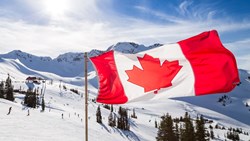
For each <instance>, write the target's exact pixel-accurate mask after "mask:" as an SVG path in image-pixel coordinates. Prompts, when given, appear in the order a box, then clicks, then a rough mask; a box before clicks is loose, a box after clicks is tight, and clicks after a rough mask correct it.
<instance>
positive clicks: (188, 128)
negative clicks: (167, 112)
mask: <svg viewBox="0 0 250 141" xmlns="http://www.w3.org/2000/svg"><path fill="white" fill-rule="evenodd" d="M183 121H184V128H182V129H181V136H180V139H181V141H194V140H195V133H194V126H193V122H192V121H191V118H190V116H189V115H188V113H187V112H186V113H185V117H184V119H183Z"/></svg>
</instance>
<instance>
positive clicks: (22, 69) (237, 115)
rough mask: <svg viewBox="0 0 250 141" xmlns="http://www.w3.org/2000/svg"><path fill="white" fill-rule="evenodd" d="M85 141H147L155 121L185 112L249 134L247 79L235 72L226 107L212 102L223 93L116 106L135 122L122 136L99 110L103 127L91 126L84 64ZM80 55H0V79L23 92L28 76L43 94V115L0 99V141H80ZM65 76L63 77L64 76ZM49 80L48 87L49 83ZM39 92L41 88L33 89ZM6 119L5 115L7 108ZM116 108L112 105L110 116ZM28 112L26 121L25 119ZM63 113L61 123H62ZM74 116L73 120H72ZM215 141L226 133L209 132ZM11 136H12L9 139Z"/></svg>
mask: <svg viewBox="0 0 250 141" xmlns="http://www.w3.org/2000/svg"><path fill="white" fill-rule="evenodd" d="M157 46H160V44H156V45H153V46H150V47H145V46H143V45H137V44H134V43H118V44H116V45H114V46H111V47H110V48H109V49H108V50H110V49H114V50H117V51H121V52H125V53H136V52H139V51H141V50H144V49H147V48H152V47H157ZM102 52H103V51H98V50H92V51H91V52H89V56H95V55H98V54H100V53H102ZM88 67H89V72H88V83H89V84H88V86H89V107H88V108H89V140H90V141H99V140H102V141H118V140H119V141H128V140H130V141H138V140H141V141H153V140H155V136H156V134H157V129H156V128H154V126H155V125H154V122H155V120H156V121H157V122H159V121H160V116H162V115H163V114H165V113H170V114H171V115H172V116H173V117H179V116H183V115H184V113H185V112H186V111H187V112H189V113H190V115H191V117H193V118H196V116H197V115H201V114H202V115H203V116H204V117H205V118H206V119H209V120H213V121H214V122H213V123H212V125H213V126H215V125H216V124H218V125H221V126H224V127H226V128H229V127H233V128H242V129H243V131H247V132H249V133H250V120H249V119H250V111H249V110H250V108H249V107H246V106H245V103H246V102H247V103H248V104H249V105H250V80H249V79H248V77H249V76H250V74H249V72H248V71H246V70H239V73H240V79H241V82H242V84H241V85H240V86H238V87H236V88H235V89H234V90H233V91H232V92H230V93H229V94H227V96H228V97H229V100H228V101H227V103H226V105H225V106H223V105H222V103H219V102H217V101H218V99H219V98H220V97H222V96H223V95H224V94H218V95H209V96H202V97H183V98H173V99H164V98H161V99H154V100H151V101H145V102H137V103H129V104H126V105H122V106H123V107H126V108H128V110H129V115H130V114H131V113H132V109H133V108H135V110H136V114H137V116H138V119H131V120H130V123H131V127H130V129H131V131H123V130H119V129H117V128H111V127H109V126H108V121H107V118H108V115H109V113H110V111H109V110H107V109H105V108H103V107H102V106H101V112H102V116H103V124H98V123H97V122H96V116H95V114H96V109H97V106H98V105H100V104H98V103H94V102H92V100H91V99H94V98H95V97H96V95H97V88H98V82H97V79H98V78H97V77H96V74H95V72H94V70H93V67H92V65H91V64H89V66H88ZM82 72H83V54H82V53H65V54H63V55H59V56H58V57H57V58H55V59H51V58H50V57H38V56H34V55H31V54H28V53H24V52H21V51H13V52H10V53H8V54H2V55H0V78H1V80H5V79H6V78H7V74H8V73H9V74H10V76H11V79H12V82H13V84H14V87H15V88H16V89H18V88H20V87H21V88H22V89H24V90H26V89H27V88H28V86H27V84H26V83H25V79H26V78H27V77H28V76H39V77H43V78H45V79H46V80H47V81H46V92H45V102H46V110H45V112H40V110H41V108H37V109H28V108H27V107H23V106H22V104H21V102H22V101H23V97H24V95H21V94H17V93H16V95H15V97H16V99H15V102H10V101H6V100H4V99H0V111H1V113H0V120H1V121H2V122H1V126H0V135H1V136H0V141H2V140H3V141H21V140H26V141H34V140H36V141H44V140H46V141H61V140H63V141H80V140H84V127H85V125H84V97H81V95H82V94H83V92H84V90H83V88H84V85H85V84H84V83H83V82H84V78H83V76H84V75H83V73H82ZM68 73H69V74H68ZM51 79H53V84H51V83H50V80H51ZM60 83H61V84H62V85H65V86H66V87H67V91H65V90H62V89H60V88H59V85H60ZM35 87H37V88H39V89H41V88H42V87H44V84H40V85H35ZM71 88H73V89H77V90H79V92H80V95H77V94H75V93H72V92H70V91H69V89H71ZM10 106H11V107H12V112H11V114H10V115H6V114H7V112H8V109H9V107H10ZM119 106H120V105H115V106H114V111H117V110H118V107H119ZM28 110H29V111H30V116H27V112H28ZM62 114H63V119H62ZM78 114H79V117H78ZM214 132H215V137H216V140H225V137H224V134H225V133H226V130H225V131H223V130H217V129H215V130H214ZM12 134H14V135H13V136H11V135H12ZM240 138H241V139H242V140H246V141H247V140H249V139H250V136H246V135H242V134H240Z"/></svg>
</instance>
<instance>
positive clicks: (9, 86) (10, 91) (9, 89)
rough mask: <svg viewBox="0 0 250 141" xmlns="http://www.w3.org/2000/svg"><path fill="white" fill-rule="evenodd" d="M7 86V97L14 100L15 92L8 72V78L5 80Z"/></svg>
mask: <svg viewBox="0 0 250 141" xmlns="http://www.w3.org/2000/svg"><path fill="white" fill-rule="evenodd" d="M5 88H6V99H7V100H10V101H14V99H15V98H14V94H13V86H12V82H11V79H10V75H9V74H8V78H7V79H6V82H5Z"/></svg>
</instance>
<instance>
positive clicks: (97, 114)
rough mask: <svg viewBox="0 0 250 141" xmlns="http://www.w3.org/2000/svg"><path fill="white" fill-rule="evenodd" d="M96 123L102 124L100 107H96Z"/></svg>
mask: <svg viewBox="0 0 250 141" xmlns="http://www.w3.org/2000/svg"><path fill="white" fill-rule="evenodd" d="M96 122H98V123H102V113H101V109H100V106H98V107H97V111H96Z"/></svg>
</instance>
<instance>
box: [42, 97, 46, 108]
mask: <svg viewBox="0 0 250 141" xmlns="http://www.w3.org/2000/svg"><path fill="white" fill-rule="evenodd" d="M44 110H45V102H44V98H43V99H42V111H44Z"/></svg>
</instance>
